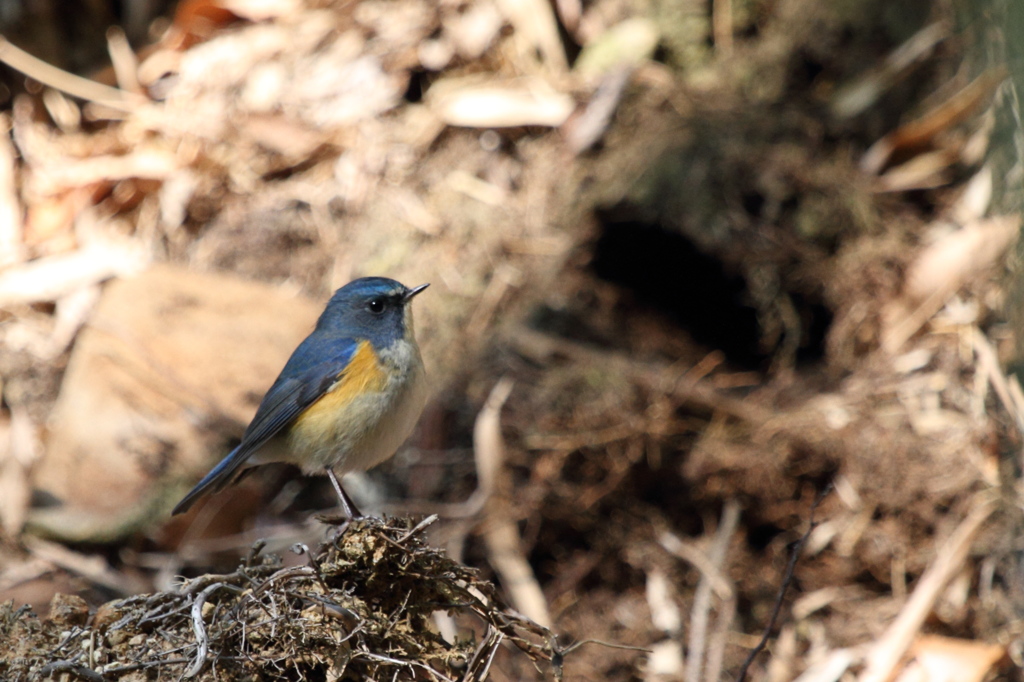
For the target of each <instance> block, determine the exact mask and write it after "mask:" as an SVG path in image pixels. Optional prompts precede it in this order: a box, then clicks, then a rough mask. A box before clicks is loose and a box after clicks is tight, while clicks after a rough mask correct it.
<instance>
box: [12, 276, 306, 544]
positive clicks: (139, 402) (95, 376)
mask: <svg viewBox="0 0 1024 682" xmlns="http://www.w3.org/2000/svg"><path fill="white" fill-rule="evenodd" d="M321 309H322V308H321V306H320V304H315V303H312V302H310V301H307V300H303V299H300V298H297V297H295V296H291V295H288V294H286V293H284V292H282V291H281V290H280V289H279V288H275V287H272V286H269V285H267V284H261V283H257V282H251V281H246V280H241V279H239V278H235V277H228V276H223V275H213V274H201V273H197V272H191V271H188V270H185V269H181V268H178V267H173V266H167V265H161V266H157V267H154V268H153V269H151V270H149V271H147V272H145V273H143V274H141V275H139V276H138V277H134V278H130V279H121V280H117V281H114V282H113V283H111V284H110V285H109V286H108V287H107V288H106V290H105V291H104V293H103V296H102V298H101V300H100V303H99V304H98V305H97V308H96V311H95V312H94V314H93V316H92V318H91V319H90V321H89V323H88V325H87V327H86V328H85V329H84V331H83V332H82V333H81V335H80V336H79V339H78V341H77V343H76V345H75V348H74V350H73V352H72V355H71V359H70V361H69V365H68V369H67V373H66V374H65V377H64V382H63V385H62V387H61V391H60V395H59V397H58V399H57V403H56V405H55V406H54V409H53V412H52V413H51V417H50V420H49V437H48V439H47V442H46V453H45V456H44V458H43V461H42V462H41V464H40V466H38V467H37V469H36V471H35V472H34V476H33V483H34V486H35V489H36V500H37V505H38V506H37V507H36V508H34V509H33V510H32V511H31V513H30V516H29V521H28V529H29V530H30V531H32V532H36V533H38V534H41V535H45V536H50V537H54V538H57V539H60V540H66V541H76V542H82V541H91V542H105V541H112V540H115V539H117V538H120V537H123V536H125V535H126V534H128V533H130V532H132V531H134V530H137V529H139V528H142V527H145V526H147V525H148V524H149V523H150V522H151V521H152V520H153V519H154V518H155V517H157V516H160V517H162V516H163V515H164V514H165V513H166V512H167V510H168V509H169V508H170V506H171V505H173V504H174V502H176V501H177V497H178V496H179V494H182V493H184V492H185V491H186V490H187V488H188V486H189V484H191V483H194V482H195V480H196V479H197V478H198V477H199V475H201V474H202V473H203V472H205V470H206V469H207V468H208V467H209V466H211V465H212V463H213V462H215V461H216V460H217V459H219V457H220V456H222V455H223V454H225V453H226V451H227V450H226V448H227V445H228V443H227V439H228V438H229V437H231V436H235V437H238V436H241V433H242V430H243V429H244V426H245V424H247V423H248V421H249V419H251V417H252V415H253V413H254V412H255V410H256V406H257V405H258V403H259V400H260V398H262V396H263V394H264V392H265V391H266V390H267V388H268V387H269V386H270V384H271V383H272V382H273V380H274V377H276V376H277V373H278V372H279V371H280V369H281V367H282V366H283V365H284V362H285V361H286V360H287V358H288V355H289V354H290V353H291V351H292V350H293V349H294V348H295V346H296V345H297V344H298V343H299V342H300V341H301V340H302V339H303V338H304V337H305V335H306V334H308V333H309V331H310V330H311V329H312V327H313V324H314V323H315V321H316V318H317V316H318V315H319V313H320V311H321Z"/></svg>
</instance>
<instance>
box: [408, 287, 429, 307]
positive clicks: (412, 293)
mask: <svg viewBox="0 0 1024 682" xmlns="http://www.w3.org/2000/svg"><path fill="white" fill-rule="evenodd" d="M429 286H430V283H429V282H428V283H426V284H421V285H419V286H418V287H413V288H412V289H409V291H407V292H405V297H404V298H403V300H404V301H405V302H406V303H408V302H409V301H411V300H412V297H413V296H415V295H416V294H418V293H420V292H421V291H423V290H424V289H426V288H427V287H429Z"/></svg>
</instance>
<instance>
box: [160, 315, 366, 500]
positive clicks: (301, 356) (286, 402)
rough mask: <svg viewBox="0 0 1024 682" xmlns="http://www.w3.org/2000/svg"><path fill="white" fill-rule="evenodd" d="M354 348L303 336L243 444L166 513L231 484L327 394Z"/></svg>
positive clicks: (348, 342)
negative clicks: (264, 448)
mask: <svg viewBox="0 0 1024 682" xmlns="http://www.w3.org/2000/svg"><path fill="white" fill-rule="evenodd" d="M358 348H359V342H358V341H356V340H355V339H351V338H338V337H336V336H335V337H332V336H331V335H329V334H324V333H322V332H317V331H315V332H313V333H312V334H310V335H309V336H308V337H306V340H305V341H303V342H302V343H300V344H299V347H298V348H296V349H295V352H294V353H292V356H291V358H289V359H288V362H287V363H286V364H285V366H284V369H282V370H281V374H280V375H278V377H277V381H275V382H274V385H273V386H271V387H270V390H268V391H267V394H266V395H265V396H263V400H262V402H260V406H259V408H258V409H257V410H256V416H255V417H253V418H252V421H251V422H250V423H249V426H248V427H247V428H246V429H245V434H244V435H243V436H242V442H241V443H239V444H238V447H236V448H235V449H234V450H232V451H231V452H230V453H229V454H228V455H227V457H225V458H224V459H222V460H221V461H220V463H219V464H218V465H217V466H215V467H214V468H213V469H212V470H211V471H210V473H208V474H206V476H204V477H203V480H201V481H199V483H198V484H196V487H195V488H193V489H192V491H191V492H189V494H188V495H186V496H185V497H183V498H182V500H181V502H179V503H178V504H177V506H175V507H174V510H173V511H172V512H171V514H181V513H182V512H185V511H188V509H189V507H191V506H192V505H193V504H194V503H195V501H196V500H198V499H199V498H200V497H202V496H203V495H205V494H206V493H208V492H213V491H216V490H220V489H221V488H223V487H224V486H225V485H227V484H228V483H229V482H231V481H232V480H233V479H234V477H235V474H236V472H237V471H238V469H239V467H241V466H242V465H243V464H244V463H245V461H246V460H248V459H249V456H250V455H252V453H253V452H255V451H256V450H257V449H259V448H260V447H261V446H262V445H263V444H264V443H266V442H267V441H268V440H270V439H271V438H273V437H274V436H275V435H277V433H278V432H280V431H281V429H283V428H285V427H286V426H288V425H289V424H291V423H292V421H293V420H294V419H295V418H296V417H298V416H299V415H300V414H302V412H303V410H305V409H306V408H307V407H309V406H310V405H312V404H313V403H315V402H316V401H317V399H319V398H320V397H321V396H322V395H323V394H324V393H326V392H327V390H328V389H329V388H330V387H331V385H332V384H334V382H335V381H337V380H338V376H339V375H340V374H341V373H342V372H343V371H344V370H345V368H346V367H348V364H349V362H350V361H351V360H352V356H353V355H355V353H356V350H357V349H358Z"/></svg>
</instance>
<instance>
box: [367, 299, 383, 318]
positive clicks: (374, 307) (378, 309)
mask: <svg viewBox="0 0 1024 682" xmlns="http://www.w3.org/2000/svg"><path fill="white" fill-rule="evenodd" d="M366 309H367V310H369V311H370V312H371V313H373V314H374V315H380V314H381V313H382V312H384V299H381V298H374V299H371V300H370V302H369V303H367V304H366Z"/></svg>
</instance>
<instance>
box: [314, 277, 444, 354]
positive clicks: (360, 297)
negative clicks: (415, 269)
mask: <svg viewBox="0 0 1024 682" xmlns="http://www.w3.org/2000/svg"><path fill="white" fill-rule="evenodd" d="M427 286H429V285H427V284H421V285H420V286H418V287H413V288H411V289H410V288H409V287H407V286H405V285H404V284H402V283H401V282H397V281H395V280H393V279H388V278H387V277H361V278H359V279H356V280H352V281H351V282H349V283H348V284H346V285H345V286H343V287H342V288H340V289H338V290H337V291H336V292H334V295H333V296H332V297H331V300H330V301H329V302H328V303H327V308H326V309H325V310H324V312H323V314H322V315H320V319H319V320H317V323H316V330H317V331H318V332H326V333H328V334H338V335H340V336H346V337H352V338H360V339H368V340H369V341H370V342H371V343H372V344H373V345H374V347H375V348H383V347H387V346H390V345H391V344H392V343H394V342H395V341H397V340H399V339H402V338H407V335H409V336H411V335H412V313H411V311H410V310H409V303H410V302H411V301H412V299H413V297H414V296H416V294H418V293H420V292H421V291H423V290H424V289H426V288H427Z"/></svg>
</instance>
